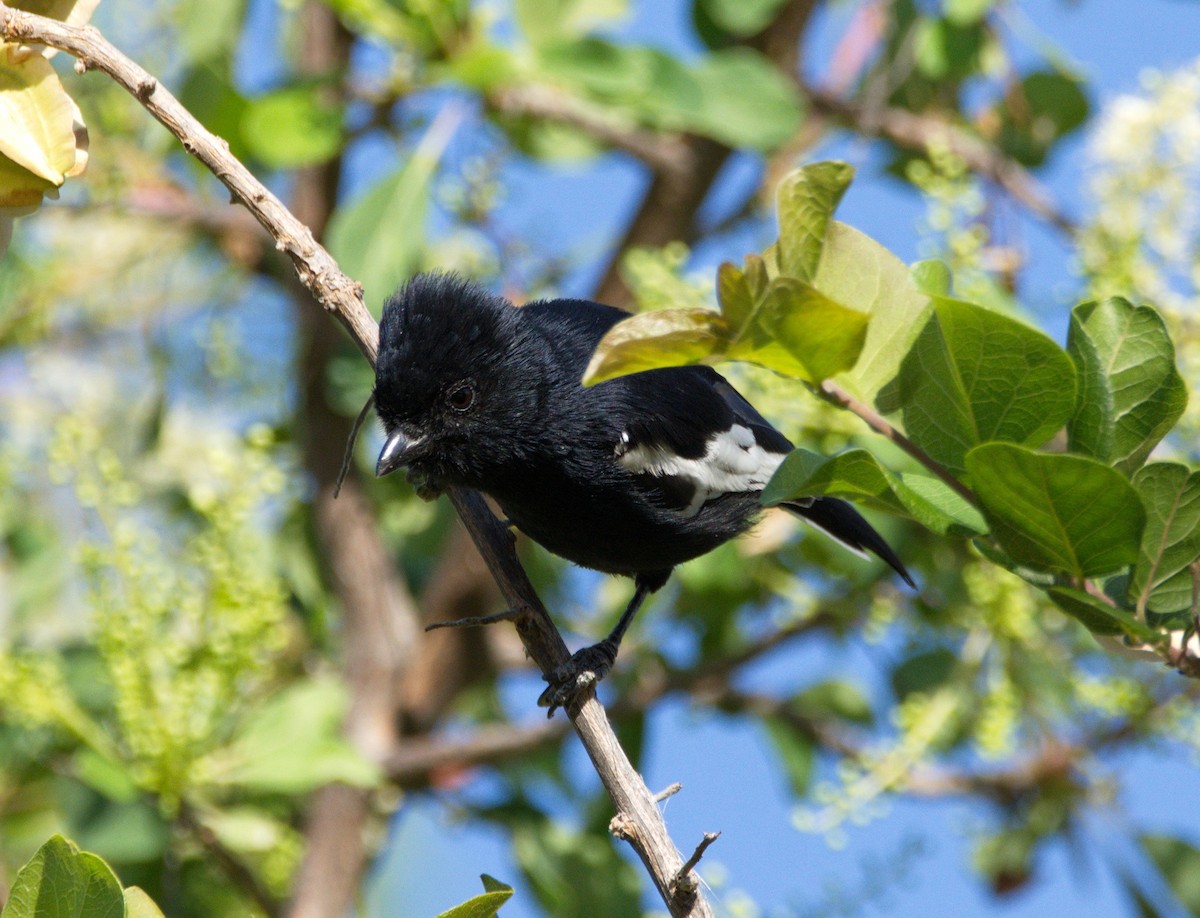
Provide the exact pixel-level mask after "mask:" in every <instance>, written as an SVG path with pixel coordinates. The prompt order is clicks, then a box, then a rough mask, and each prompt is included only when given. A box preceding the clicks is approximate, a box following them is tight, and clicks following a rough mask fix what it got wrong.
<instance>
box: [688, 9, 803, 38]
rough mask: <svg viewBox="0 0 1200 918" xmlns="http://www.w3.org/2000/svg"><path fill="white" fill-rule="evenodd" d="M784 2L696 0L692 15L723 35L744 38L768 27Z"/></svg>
mask: <svg viewBox="0 0 1200 918" xmlns="http://www.w3.org/2000/svg"><path fill="white" fill-rule="evenodd" d="M784 2H785V0H697V2H696V4H695V7H694V11H693V12H694V15H695V16H696V17H697V18H698V19H700V18H703V20H704V21H705V22H707V23H711V25H712V26H714V27H716V28H717V29H720V30H721V31H722V32H723V33H725V35H727V36H730V37H733V38H745V37H746V36H748V35H754V34H756V33H758V32H761V31H762V30H763V29H764V28H766V27H767V26H768V25H770V23H771V21H772V20H773V19H774V18H775V14H776V13H777V12H778V11H779V8H780V7H782V6H783V4H784Z"/></svg>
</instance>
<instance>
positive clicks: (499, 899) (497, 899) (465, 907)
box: [438, 875, 513, 918]
mask: <svg viewBox="0 0 1200 918" xmlns="http://www.w3.org/2000/svg"><path fill="white" fill-rule="evenodd" d="M483 880H484V889H487V890H488V891H487V892H485V893H482V894H481V895H478V896H475V897H474V898H473V899H468V900H467V901H466V902H464V903H463V904H462V905H456V906H454V908H451V909H447V910H446V911H444V912H442V913H441V914H440V915H438V918H495V915H496V913H497V912H498V911H500V906H502V905H503V904H504V903H505V902H507V901H508V900H509V899H511V898H512V894H513V890H512V887H511V886H504V884H502V883H497V881H496V880H492V878H491V877H489V876H486V875H485V876H484V878H483ZM489 880H490V881H491V882H492V883H493V884H497V885H499V886H500V887H502V888H500V889H489V888H488V881H489Z"/></svg>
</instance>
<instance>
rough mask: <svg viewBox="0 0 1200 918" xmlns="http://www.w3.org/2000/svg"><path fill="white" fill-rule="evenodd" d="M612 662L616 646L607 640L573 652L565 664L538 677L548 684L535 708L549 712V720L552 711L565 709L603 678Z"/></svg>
mask: <svg viewBox="0 0 1200 918" xmlns="http://www.w3.org/2000/svg"><path fill="white" fill-rule="evenodd" d="M616 659H617V648H616V645H615V644H614V643H613V642H612V641H608V640H604V641H601V642H600V643H599V644H593V645H592V646H591V647H584V648H583V649H582V650H577V651H575V653H573V654H572V655H571V658H570V659H569V660H567V662H566V663H563V664H562V665H561V666H559V667H558V668H557V669H555V670H554V672H552V673H549V674H548V675H545V676H543V677H542V678H544V679H545V680H546V681H547V682H549V683H550V684H549V685H547V686H546V690H545V691H544V692H542V694H541V695H540V696H539V697H538V706H539V707H543V708H549V710H548V711H547V712H546V716H547V717H553V716H554V712H555V711H556V710H558V709H559V708H565V707H566V706H567V705H568V704H570V703H571V702H573V701H575V700H576V699H577V698H578V697H579V696H580V695H581V694H582V693H583V692H585V691H587V690H588V689H589V688H591V687H592V686H594V685H595V684H596V683H597V682H599V681H600V680H601V679H603V678H604V677H605V676H607V675H608V673H609V670H611V669H612V667H613V663H615V662H616Z"/></svg>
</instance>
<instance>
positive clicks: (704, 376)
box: [614, 367, 792, 516]
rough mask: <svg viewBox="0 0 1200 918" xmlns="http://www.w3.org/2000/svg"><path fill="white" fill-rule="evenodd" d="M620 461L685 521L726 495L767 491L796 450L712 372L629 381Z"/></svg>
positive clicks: (665, 373)
mask: <svg viewBox="0 0 1200 918" xmlns="http://www.w3.org/2000/svg"><path fill="white" fill-rule="evenodd" d="M622 381H623V390H622V394H623V396H624V398H623V402H624V408H625V410H624V411H623V412H622V413H623V415H624V423H623V424H622V428H621V432H620V437H619V439H618V442H617V444H616V447H615V449H614V455H615V457H616V460H617V461H618V462H619V463H620V464H621V465H622V466H623V467H624V468H625V469H627V470H628V471H629V472H632V473H633V474H634V475H635V476H637V480H638V483H639V484H640V485H641V486H642V487H643V488H645V489H647V490H648V491H650V492H651V494H652V495H653V496H654V497H655V498H656V499H657V500H659V501H660V502H661V503H663V504H664V505H666V506H668V507H670V508H672V509H674V510H678V511H679V512H680V513H682V514H683V515H685V516H693V515H695V514H696V513H698V512H699V511H700V508H701V507H702V506H703V505H704V504H705V502H706V501H710V500H714V499H715V498H718V497H720V496H721V495H723V494H729V493H735V492H748V491H761V490H762V489H763V487H764V486H765V485H766V483H767V481H768V480H770V478H771V475H772V474H773V473H774V472H775V469H777V468H778V467H779V464H780V463H781V462H782V461H783V458H784V456H786V455H787V454H788V453H789V452H790V451H791V448H792V445H791V443H789V442H788V440H787V438H786V437H785V436H783V434H781V433H780V432H779V431H777V430H776V429H775V428H774V427H772V426H771V425H770V424H769V423H768V422H767V420H766V419H765V418H763V416H762V415H761V414H759V413H758V412H757V411H756V410H755V409H754V407H753V406H752V405H751V404H750V403H749V402H748V401H746V399H745V398H743V397H742V396H741V394H739V393H738V391H737V390H736V389H734V388H733V386H731V385H730V384H729V382H728V381H727V380H726V379H725V378H724V377H722V376H721V375H720V374H719V373H717V372H716V371H715V370H712V369H711V368H709V367H676V368H671V369H666V370H649V371H646V372H643V373H637V374H634V375H632V376H627V377H623V380H622Z"/></svg>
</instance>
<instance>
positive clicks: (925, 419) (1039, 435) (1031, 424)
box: [878, 297, 1075, 472]
mask: <svg viewBox="0 0 1200 918" xmlns="http://www.w3.org/2000/svg"><path fill="white" fill-rule="evenodd" d="M933 303H934V309H933V311H932V312H931V313H930V315H929V318H928V319H927V320H926V322H925V324H924V326H923V327H922V328H921V330H920V334H919V335H918V336H917V339H916V341H914V342H913V346H912V349H911V350H910V351H909V353H908V355H907V356H906V357H905V358H904V362H903V363H902V364H901V366H900V372H899V375H898V376H897V377H896V379H895V380H894V381H893V382H892V383H891V384H889V385H888V386H887V388H886V389H885V390H884V391H883V392H881V393H880V395H879V399H878V404H879V407H880V409H881V410H883V411H884V412H885V413H892V412H896V411H899V412H901V416H902V418H903V420H904V428H905V430H906V432H907V433H908V435H909V437H911V438H912V439H913V440H914V441H915V442H916V443H917V444H918V445H919V446H920V447H921V448H923V449H924V450H925V451H926V452H928V453H929V455H931V456H932V457H933V458H934V459H936V460H938V461H939V462H941V463H942V464H944V465H946V466H947V467H949V468H950V470H951V471H954V472H962V471H964V468H965V466H964V464H963V462H964V457H965V456H966V453H967V451H968V450H970V449H971V448H972V447H974V446H977V445H979V444H980V443H986V442H988V441H991V440H1004V441H1008V442H1012V443H1023V444H1027V445H1031V446H1036V445H1038V444H1040V443H1043V442H1045V441H1046V440H1047V439H1049V438H1050V436H1052V435H1053V434H1054V432H1055V431H1056V430H1058V429H1060V428H1061V427H1062V426H1063V424H1065V423H1066V421H1067V418H1068V417H1070V414H1071V409H1072V407H1073V406H1074V404H1075V379H1074V377H1075V372H1074V367H1073V365H1072V363H1071V360H1070V358H1069V357H1067V355H1066V354H1065V353H1064V352H1063V351H1062V349H1061V348H1059V347H1058V345H1056V344H1055V343H1054V342H1053V341H1051V340H1050V339H1049V338H1047V337H1046V336H1045V335H1043V334H1042V333H1041V332H1039V331H1035V330H1034V329H1032V328H1030V327H1029V326H1027V325H1024V324H1023V323H1021V322H1017V321H1016V320H1015V319H1010V318H1008V317H1007V316H1003V315H1000V314H999V313H997V312H992V311H991V310H989V309H984V308H983V307H981V306H976V305H974V304H973V303H964V302H962V301H961V300H953V299H949V298H946V297H934V298H933Z"/></svg>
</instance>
